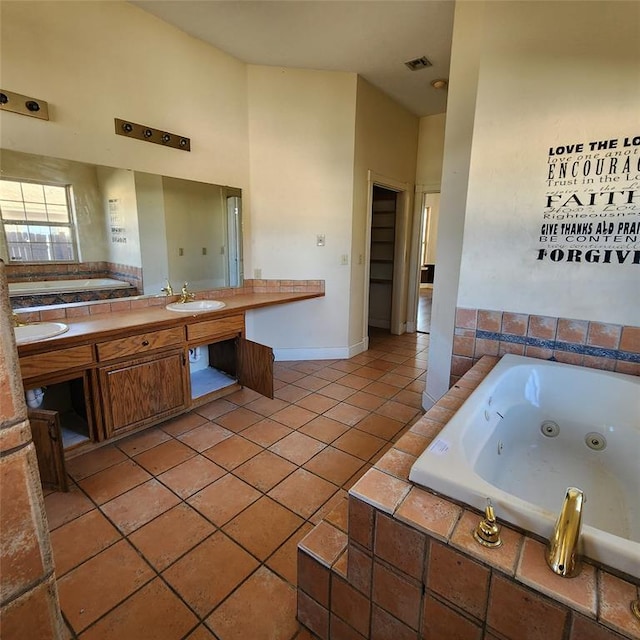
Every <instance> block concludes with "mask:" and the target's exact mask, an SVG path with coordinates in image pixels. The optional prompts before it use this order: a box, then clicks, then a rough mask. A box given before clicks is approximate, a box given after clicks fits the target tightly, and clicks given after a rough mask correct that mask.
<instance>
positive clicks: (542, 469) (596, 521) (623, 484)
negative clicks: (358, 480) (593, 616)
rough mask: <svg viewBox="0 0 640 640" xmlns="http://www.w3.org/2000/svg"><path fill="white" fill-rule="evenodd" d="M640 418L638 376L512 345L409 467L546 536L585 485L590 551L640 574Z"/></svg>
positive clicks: (441, 489) (458, 496) (454, 494)
mask: <svg viewBox="0 0 640 640" xmlns="http://www.w3.org/2000/svg"><path fill="white" fill-rule="evenodd" d="M639 418H640V379H639V378H637V377H635V376H627V375H622V374H616V373H610V372H605V371H599V370H594V369H587V368H584V367H574V366H570V365H563V364H559V363H556V362H547V361H543V360H536V359H533V358H523V357H521V356H513V355H507V356H504V357H503V358H502V360H501V361H500V362H499V363H498V364H497V365H496V367H495V368H494V369H493V370H492V371H491V372H490V374H489V375H488V376H487V377H486V378H485V380H483V382H482V383H481V384H480V385H479V386H478V388H477V389H476V390H475V391H474V392H473V394H471V396H470V397H469V398H468V400H467V401H466V402H465V403H464V405H463V406H462V407H461V408H460V410H459V411H458V412H457V413H456V414H455V416H454V417H453V418H452V420H451V421H450V422H449V423H448V424H447V425H446V427H445V428H444V429H443V430H442V431H441V432H440V434H439V436H438V437H437V438H436V439H435V440H434V442H433V443H432V444H431V445H430V447H429V448H428V449H427V450H426V451H425V452H424V453H423V454H422V456H420V458H419V459H418V460H417V461H416V463H415V464H414V466H413V468H412V470H411V474H410V476H409V477H410V480H412V481H413V482H416V483H417V484H421V485H423V486H426V487H428V488H430V489H432V490H433V491H436V492H438V493H441V494H444V495H447V496H449V497H451V498H453V499H454V500H459V501H461V502H464V503H467V504H470V505H472V506H474V507H476V508H478V509H482V508H483V507H484V505H485V502H486V498H487V497H490V498H491V499H492V501H493V503H494V505H495V507H496V512H497V516H498V518H502V519H504V520H506V521H509V522H512V523H513V524H515V525H517V526H519V527H521V528H523V529H527V530H529V531H532V532H534V533H537V534H538V535H541V536H543V537H545V538H548V537H549V535H550V534H551V531H552V528H553V525H554V523H555V519H556V517H557V514H558V512H559V510H560V507H561V504H562V500H563V497H564V493H565V490H566V488H567V487H569V486H576V487H579V488H580V489H582V490H583V491H584V493H585V496H586V502H585V506H584V510H583V523H584V526H583V536H582V537H583V542H584V553H585V555H587V556H589V557H591V558H593V559H594V560H597V561H599V562H602V563H603V564H607V565H609V566H612V567H614V568H617V569H620V570H621V571H624V572H626V573H630V574H632V575H639V574H640V500H639V498H638V496H639V495H640V464H639V462H638V460H639V459H640V424H639V422H640V420H639ZM543 425H544V427H543ZM543 432H544V433H543ZM603 445H604V446H603Z"/></svg>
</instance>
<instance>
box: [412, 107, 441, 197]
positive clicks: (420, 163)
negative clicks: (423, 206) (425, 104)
mask: <svg viewBox="0 0 640 640" xmlns="http://www.w3.org/2000/svg"><path fill="white" fill-rule="evenodd" d="M445 121H446V114H444V113H439V114H438V115H435V116H425V117H424V118H420V129H419V132H418V160H417V168H416V187H417V188H418V189H421V190H422V191H438V190H439V189H440V185H441V183H442V156H443V154H444V127H445Z"/></svg>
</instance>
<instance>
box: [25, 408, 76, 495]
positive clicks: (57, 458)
mask: <svg viewBox="0 0 640 640" xmlns="http://www.w3.org/2000/svg"><path fill="white" fill-rule="evenodd" d="M28 415H29V422H30V423H31V436H32V438H33V444H34V446H35V448H36V457H37V458H38V469H39V470H40V479H41V481H42V484H43V485H44V486H46V487H49V488H51V489H56V490H58V491H68V490H69V487H68V484H67V473H66V471H65V468H64V448H63V445H62V431H61V429H60V420H59V418H58V412H57V411H46V410H45V409H37V410H36V409H30V410H29V414H28Z"/></svg>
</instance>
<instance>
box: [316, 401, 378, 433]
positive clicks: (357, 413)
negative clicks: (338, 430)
mask: <svg viewBox="0 0 640 640" xmlns="http://www.w3.org/2000/svg"><path fill="white" fill-rule="evenodd" d="M367 415H368V411H367V410H366V409H360V407H355V406H354V405H352V404H348V403H346V402H341V403H340V404H337V405H336V406H335V407H332V408H331V409H329V411H326V412H325V414H324V417H325V418H331V419H332V420H337V421H338V422H342V424H346V425H347V426H349V427H353V426H354V425H356V424H357V423H358V422H360V420H362V419H363V418H364V417H366V416H367Z"/></svg>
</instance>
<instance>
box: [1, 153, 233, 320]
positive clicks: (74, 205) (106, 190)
mask: <svg viewBox="0 0 640 640" xmlns="http://www.w3.org/2000/svg"><path fill="white" fill-rule="evenodd" d="M0 178H1V180H0V226H1V228H0V258H1V259H2V260H4V262H5V263H6V265H7V268H6V273H7V278H8V281H9V287H10V296H11V301H12V305H13V306H14V308H18V307H28V306H39V305H45V304H46V305H48V304H60V303H69V302H83V301H87V300H96V299H105V298H118V297H123V296H130V295H140V294H144V295H157V294H159V293H160V290H161V288H162V287H164V286H165V284H166V281H167V280H168V281H170V282H171V283H172V285H173V286H174V288H179V287H180V286H181V285H182V283H183V282H189V288H190V289H191V290H201V289H216V288H222V287H238V286H242V279H243V273H242V271H243V270H242V198H241V195H242V194H241V190H240V189H238V188H234V187H227V186H220V185H215V184H207V183H202V182H195V181H192V180H184V179H181V178H173V177H168V176H160V175H154V174H150V173H144V172H139V171H132V170H129V169H119V168H114V167H105V166H98V165H91V164H86V163H82V162H75V161H72V160H63V159H60V158H51V157H46V156H39V155H34V154H29V153H22V152H18V151H11V150H6V149H3V150H0ZM3 185H4V188H3ZM38 185H44V187H39V186H38ZM50 185H54V186H64V187H66V189H67V193H68V202H69V209H70V218H71V224H70V225H68V226H67V227H65V225H64V220H63V218H64V216H63V215H61V214H60V212H56V215H57V217H55V216H54V215H53V214H51V217H50V218H48V217H47V216H48V215H49V214H48V213H47V206H48V205H47V202H46V200H47V198H48V197H49V196H48V195H47V194H48V193H49V191H51V192H52V193H53V192H54V191H56V190H50V189H48V187H49V186H50ZM21 189H22V191H23V192H24V193H25V194H26V195H25V196H24V198H23V202H17V200H19V199H20V198H19V196H16V195H15V194H16V193H20V190H21ZM58 191H59V190H58ZM38 192H43V193H44V194H45V195H44V196H43V197H42V198H40V199H42V200H43V202H37V201H34V200H38V198H39V196H38V195H37V193H38ZM33 193H35V194H36V195H35V196H34V195H32V194H33ZM56 197H57V198H58V199H59V194H58V195H57V196H56ZM57 206H58V208H60V205H59V203H57ZM54 218H55V219H54ZM62 227H65V228H64V229H63V228H62ZM69 234H70V235H71V236H72V238H73V245H74V246H73V249H68V250H67V252H66V253H64V254H61V252H60V249H59V248H56V247H58V245H57V244H56V242H57V239H59V238H63V240H64V239H68V237H69ZM61 257H62V258H64V259H61ZM69 281H73V282H69ZM18 283H24V284H22V285H19V284H18ZM41 290H42V291H41Z"/></svg>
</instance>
